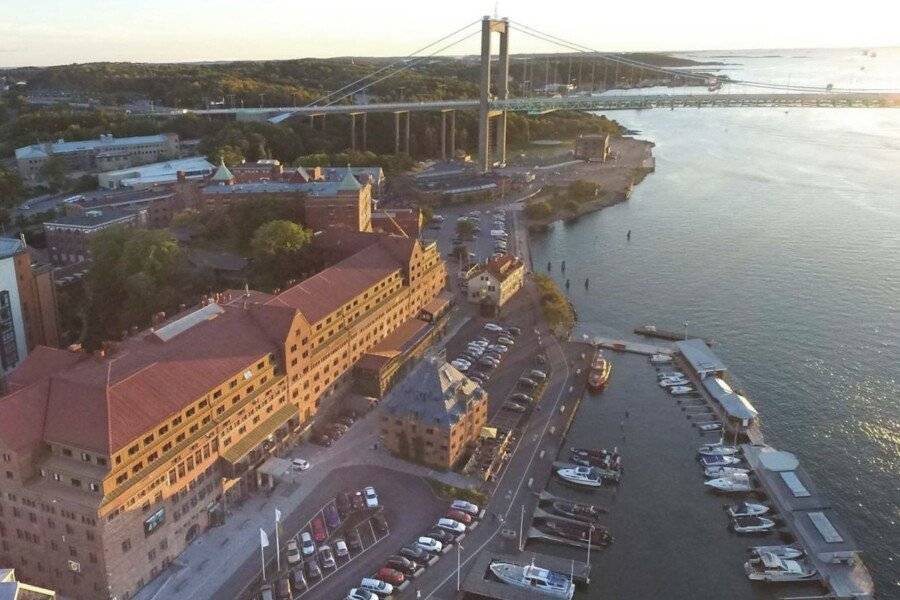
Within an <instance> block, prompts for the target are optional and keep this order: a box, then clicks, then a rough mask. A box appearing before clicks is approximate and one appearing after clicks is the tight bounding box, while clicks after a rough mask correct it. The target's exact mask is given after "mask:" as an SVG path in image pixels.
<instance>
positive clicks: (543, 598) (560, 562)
mask: <svg viewBox="0 0 900 600" xmlns="http://www.w3.org/2000/svg"><path fill="white" fill-rule="evenodd" d="M494 561H501V562H508V563H513V564H517V565H523V566H524V565H528V564H531V563H532V562H534V564H535V565H536V566H538V567H543V568H545V569H550V570H551V571H556V572H557V573H562V574H563V575H565V576H567V577H572V578H573V581H574V582H575V583H576V585H578V584H581V585H586V584H587V583H589V582H590V568H589V566H588V564H587V563H584V562H582V561H579V560H571V559H567V558H560V557H559V556H550V555H548V554H539V553H536V552H521V553H519V554H515V555H513V554H503V553H499V552H488V551H484V552H481V553H479V554H478V555H477V556H476V558H475V562H474V564H473V565H472V568H471V569H470V570H469V573H468V575H466V578H465V579H464V580H463V582H462V591H464V592H465V593H466V595H467V596H471V597H478V598H493V599H495V600H547V599H548V598H549V596H547V595H546V594H543V593H541V592H538V591H535V590H529V589H528V588H521V587H517V586H514V585H509V584H507V583H503V582H502V581H500V580H499V579H497V578H496V577H494V574H493V573H491V572H490V570H489V568H488V567H490V564H491V563H492V562H494Z"/></svg>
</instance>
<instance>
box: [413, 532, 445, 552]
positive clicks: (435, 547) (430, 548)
mask: <svg viewBox="0 0 900 600" xmlns="http://www.w3.org/2000/svg"><path fill="white" fill-rule="evenodd" d="M416 545H417V546H418V547H419V548H421V549H422V550H425V551H426V552H440V551H441V550H442V549H443V548H444V545H443V544H441V543H440V542H439V541H437V540H436V539H434V538H430V537H428V536H425V535H423V536H421V537H419V539H417V540H416Z"/></svg>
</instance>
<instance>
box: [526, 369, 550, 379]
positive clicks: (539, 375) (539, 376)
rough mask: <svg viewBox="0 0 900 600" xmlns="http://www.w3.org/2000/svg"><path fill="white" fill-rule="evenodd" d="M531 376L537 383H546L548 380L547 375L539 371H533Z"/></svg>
mask: <svg viewBox="0 0 900 600" xmlns="http://www.w3.org/2000/svg"><path fill="white" fill-rule="evenodd" d="M530 375H531V378H532V379H534V380H535V381H546V380H547V374H546V373H544V372H543V371H541V370H539V369H532V371H531V373H530Z"/></svg>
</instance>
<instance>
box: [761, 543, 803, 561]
mask: <svg viewBox="0 0 900 600" xmlns="http://www.w3.org/2000/svg"><path fill="white" fill-rule="evenodd" d="M749 552H750V554H752V555H753V556H756V557H759V556H762V555H763V554H765V553H769V554H774V555H775V556H777V557H778V558H788V559H794V558H800V557H802V556H803V554H804V552H803V550H801V549H799V548H794V547H793V546H753V547H752V548H749Z"/></svg>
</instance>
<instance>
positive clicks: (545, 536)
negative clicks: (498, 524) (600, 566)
mask: <svg viewBox="0 0 900 600" xmlns="http://www.w3.org/2000/svg"><path fill="white" fill-rule="evenodd" d="M553 518H554V519H555V518H556V517H553ZM579 524H580V525H582V526H584V525H586V523H579ZM526 537H527V538H528V539H529V540H539V541H542V542H551V543H554V544H561V545H563V546H572V547H573V548H582V549H584V550H587V547H588V543H587V542H580V541H578V540H570V539H569V538H564V537H559V536H557V535H552V534H550V533H544V532H543V531H541V530H540V529H538V528H537V527H529V528H528V533H527V534H526ZM604 548H606V546H601V545H600V544H591V549H593V550H603V549H604Z"/></svg>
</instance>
